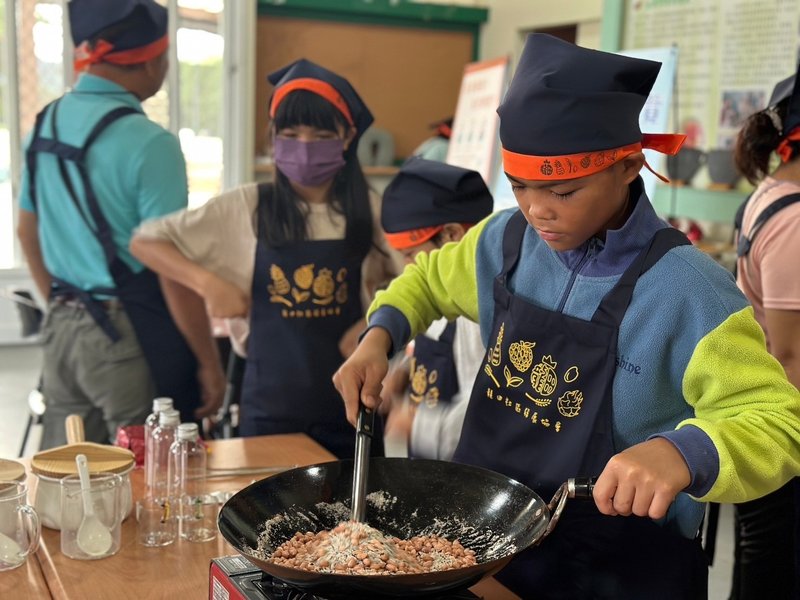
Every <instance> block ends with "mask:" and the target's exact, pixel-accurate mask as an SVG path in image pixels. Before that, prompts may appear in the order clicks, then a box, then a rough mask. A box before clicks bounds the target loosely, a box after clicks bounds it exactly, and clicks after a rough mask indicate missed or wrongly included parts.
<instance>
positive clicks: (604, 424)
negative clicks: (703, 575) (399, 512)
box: [453, 212, 702, 598]
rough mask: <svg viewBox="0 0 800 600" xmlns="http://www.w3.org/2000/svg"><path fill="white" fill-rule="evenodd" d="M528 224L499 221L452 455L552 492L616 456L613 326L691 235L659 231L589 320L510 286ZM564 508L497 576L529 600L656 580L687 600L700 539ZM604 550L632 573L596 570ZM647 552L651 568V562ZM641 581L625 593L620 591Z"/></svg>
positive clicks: (617, 592) (611, 567) (612, 592)
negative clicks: (484, 315)
mask: <svg viewBox="0 0 800 600" xmlns="http://www.w3.org/2000/svg"><path fill="white" fill-rule="evenodd" d="M527 226H528V225H527V222H526V221H525V218H524V215H523V214H522V213H521V212H518V213H515V215H514V216H513V217H512V218H511V219H510V220H509V223H508V225H507V227H506V231H505V235H504V239H503V256H504V260H503V270H502V272H501V273H500V275H498V277H497V278H496V279H495V282H494V300H495V314H494V322H493V326H492V334H491V337H490V339H489V344H488V347H487V354H486V360H485V363H484V365H483V368H482V370H481V371H480V372H479V374H478V376H477V378H476V381H475V386H474V388H473V391H472V396H471V397H470V404H469V408H468V409H467V414H466V417H465V420H464V428H463V430H462V434H461V440H460V441H459V445H458V447H457V449H456V452H455V455H454V457H453V460H455V461H458V462H463V463H468V464H475V465H479V466H483V467H487V468H490V469H493V470H495V471H499V472H501V473H504V474H505V475H508V476H510V477H513V478H514V479H517V480H518V481H521V482H522V483H524V484H526V485H528V486H529V487H531V488H532V489H534V490H535V491H536V492H537V493H539V494H540V495H542V496H543V497H544V498H545V499H549V498H550V495H551V494H552V493H553V492H554V491H555V490H556V489H557V487H558V486H559V485H560V484H561V483H563V482H564V481H566V479H568V478H569V477H576V476H596V475H599V474H600V472H601V471H602V470H603V467H604V466H605V464H606V462H608V460H609V459H610V458H611V456H613V455H614V454H615V448H614V444H613V434H612V427H611V418H612V414H611V409H612V384H613V379H614V374H615V359H616V356H617V335H618V329H619V325H620V323H621V322H622V319H623V317H624V315H625V312H626V310H627V307H628V305H629V303H630V300H631V296H632V293H633V288H634V286H635V285H636V281H637V280H638V278H639V276H640V275H641V274H642V273H644V272H645V271H646V270H647V269H649V268H650V267H651V266H652V265H653V264H655V262H656V261H657V260H658V259H660V258H661V257H662V256H663V255H664V254H665V253H666V252H668V251H669V250H670V249H671V248H674V247H676V246H678V245H682V244H687V243H689V242H688V240H687V239H686V237H685V236H684V235H683V234H681V233H680V232H678V231H677V230H675V229H672V228H667V229H663V230H660V231H659V232H657V233H656V234H655V235H654V236H653V239H652V240H651V243H650V246H649V247H647V248H645V249H644V250H643V251H642V253H641V254H640V255H639V256H638V257H637V258H636V259H635V260H634V262H633V263H632V264H631V265H630V267H629V268H628V269H627V270H626V271H625V273H624V274H623V275H622V276H621V278H620V280H619V282H618V283H617V285H616V286H615V287H614V289H612V291H611V292H609V293H608V294H607V295H606V297H605V298H604V299H603V300H602V302H601V303H600V305H599V307H598V308H597V311H596V312H595V314H594V316H593V318H592V320H591V321H583V320H581V319H577V318H574V317H571V316H569V315H565V314H562V313H558V312H554V311H550V310H546V309H543V308H540V307H537V306H535V305H533V304H530V303H528V302H526V301H524V300H523V299H521V298H518V297H515V296H514V295H513V294H511V293H510V292H509V290H508V288H507V287H506V284H507V281H508V279H509V277H510V273H511V272H512V271H513V269H514V267H515V266H516V263H517V261H518V260H519V255H520V249H521V246H522V240H523V238H524V235H525V231H526V230H527ZM567 508H568V510H567V511H565V513H564V516H563V517H562V519H561V521H559V524H558V526H557V527H556V528H555V530H554V532H553V534H552V535H551V536H549V537H548V538H547V539H546V540H545V541H544V543H543V544H542V545H541V546H539V547H537V548H535V549H532V550H527V551H525V552H523V553H521V554H520V555H519V557H518V558H517V559H515V560H514V561H513V562H512V563H511V564H510V565H509V567H507V569H506V570H504V571H501V573H500V579H501V581H505V582H506V583H508V585H510V586H511V587H512V589H515V591H517V593H520V589H522V590H524V589H525V588H528V591H529V592H530V593H533V590H534V589H535V590H537V592H538V593H539V594H542V595H541V596H539V595H537V596H536V597H537V598H538V597H542V598H545V597H551V596H550V595H549V594H552V597H561V596H559V590H566V592H565V594H566V595H565V596H564V597H576V598H577V597H584V596H583V595H581V594H582V592H581V590H583V589H584V588H586V590H589V591H587V596H586V597H608V598H625V597H636V595H635V594H636V593H641V588H637V584H635V583H634V582H632V579H635V578H640V579H641V583H642V585H649V584H650V583H652V582H658V583H656V584H655V587H656V588H657V585H662V584H663V585H662V588H663V590H659V591H658V592H657V594H662V593H667V594H670V593H673V594H677V595H673V596H672V597H675V598H681V597H694V596H686V595H685V594H684V593H683V591H682V590H685V589H691V590H693V589H694V587H692V586H693V585H694V583H693V580H692V576H691V575H692V574H694V573H695V569H696V567H697V564H698V563H697V562H696V561H701V560H702V559H701V556H702V552H701V551H700V548H699V544H696V543H695V542H694V541H693V540H686V539H684V538H680V537H679V536H677V535H675V534H672V533H670V532H667V531H665V530H664V529H663V528H662V527H659V526H658V525H656V524H655V523H653V522H652V521H650V520H649V519H640V518H637V517H626V518H619V517H617V518H614V517H605V516H603V515H601V514H600V513H599V512H598V511H597V509H596V507H595V506H594V503H585V504H580V503H571V504H570V505H568V507H567ZM684 546H685V547H684ZM642 548H646V550H643V549H642ZM631 553H632V554H631ZM586 556H588V558H586V559H585V561H584V557H586ZM604 556H605V557H611V556H613V557H614V560H615V561H617V562H619V561H622V562H623V563H624V565H623V567H624V569H629V568H630V567H631V565H632V564H636V565H637V569H638V571H639V572H638V573H636V574H633V575H630V574H629V573H628V571H625V572H624V573H623V572H618V569H619V568H620V567H618V566H616V564H615V563H614V562H613V561H610V562H609V563H608V564H606V565H604V566H598V565H600V564H601V559H602V557H604ZM653 556H656V557H657V560H658V563H659V564H658V566H657V569H656V570H657V571H658V572H657V573H656V572H653V571H654V569H653V568H649V567H648V565H649V564H650V563H649V559H651V558H653ZM644 557H647V558H646V559H645V558H644ZM637 561H645V562H646V564H644V565H639V564H638V562H637ZM593 564H594V565H595V566H592V565H593ZM568 565H572V566H576V565H577V567H578V568H579V570H580V571H581V573H580V574H577V573H576V574H573V575H571V576H567V575H565V572H564V569H565V568H566V567H567V566H568ZM699 569H700V571H702V565H701V566H700V567H699ZM676 574H677V576H683V577H682V579H681V581H680V582H679V583H676V584H674V585H677V586H679V588H678V589H676V588H673V587H670V586H672V585H673V584H672V583H670V582H669V580H668V579H669V578H670V577H674V576H676ZM665 577H666V578H667V579H664V578H665ZM687 582H688V583H687ZM530 586H535V587H530ZM686 586H688V587H686ZM701 587H702V586H701ZM637 589H638V591H637V592H632V591H631V592H630V593H633V594H634V595H633V596H626V595H625V594H627V593H629V591H623V590H637ZM603 590H606V592H607V593H606V592H604V591H603ZM664 590H666V591H664ZM692 593H693V592H692ZM592 594H597V595H596V596H594V595H592ZM523 595H524V594H523ZM647 597H650V598H653V597H659V598H660V597H670V596H661V595H657V596H653V595H652V594H651V595H649V596H647Z"/></svg>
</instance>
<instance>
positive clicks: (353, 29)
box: [256, 16, 473, 159]
mask: <svg viewBox="0 0 800 600" xmlns="http://www.w3.org/2000/svg"><path fill="white" fill-rule="evenodd" d="M257 36H258V37H257V65H256V69H257V70H256V77H257V87H256V93H257V104H256V126H257V128H258V129H257V132H256V154H258V155H263V154H264V153H265V148H266V142H267V125H268V120H267V102H268V100H269V97H270V95H271V94H272V85H270V84H269V82H267V79H266V76H267V74H268V73H270V72H272V71H274V70H275V69H278V68H280V67H282V66H283V65H286V64H288V63H290V62H292V61H294V60H297V59H299V58H306V59H308V60H312V61H314V62H316V63H318V64H320V65H322V66H324V67H326V68H328V69H330V70H332V71H335V72H337V73H339V74H340V75H342V76H344V77H346V78H347V79H348V80H349V81H350V83H351V84H352V85H353V87H355V89H356V91H358V93H359V95H360V96H361V97H362V98H363V99H364V101H365V102H366V103H367V106H369V108H370V110H371V111H372V114H373V115H374V117H375V123H374V124H375V126H378V127H382V128H384V129H387V130H389V131H390V132H391V133H392V134H393V135H394V138H395V155H396V158H398V159H401V158H405V157H407V156H408V155H409V154H410V153H411V151H413V149H414V148H415V147H416V146H417V145H418V144H419V143H420V142H422V141H423V140H424V139H425V138H427V137H429V136H430V133H431V132H430V130H429V129H428V125H429V124H430V123H431V122H433V121H437V120H439V119H441V118H444V117H448V116H452V114H453V113H454V111H455V107H456V101H457V99H458V90H459V87H460V85H461V76H462V73H463V70H464V66H465V65H466V64H467V63H469V62H470V61H471V60H472V44H473V40H472V34H471V33H468V32H459V31H442V30H434V29H421V28H420V29H416V28H407V27H389V26H382V25H366V24H357V23H343V22H336V21H316V20H306V19H293V18H285V17H267V16H262V17H259V20H258V29H257Z"/></svg>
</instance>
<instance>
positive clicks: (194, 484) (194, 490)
mask: <svg viewBox="0 0 800 600" xmlns="http://www.w3.org/2000/svg"><path fill="white" fill-rule="evenodd" d="M206 466H207V457H206V448H205V446H204V445H203V444H201V443H199V442H198V427H197V424H196V423H183V424H181V425H179V426H178V431H177V437H176V439H175V441H174V442H173V443H172V446H171V448H170V462H169V479H170V482H171V483H172V485H173V489H174V492H173V493H172V494H171V495H172V497H173V498H175V499H176V502H177V505H178V506H179V507H180V530H181V537H182V538H183V539H185V540H188V541H190V542H207V541H209V540H213V539H214V538H215V537H216V534H217V528H216V516H217V515H216V508H217V502H216V501H215V500H214V499H213V498H214V497H213V496H208V495H207V494H206V490H205V488H206Z"/></svg>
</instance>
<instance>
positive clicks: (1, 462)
mask: <svg viewBox="0 0 800 600" xmlns="http://www.w3.org/2000/svg"><path fill="white" fill-rule="evenodd" d="M23 479H25V466H24V465H23V464H22V463H18V462H17V461H15V460H6V459H5V458H0V480H2V481H22V480H23Z"/></svg>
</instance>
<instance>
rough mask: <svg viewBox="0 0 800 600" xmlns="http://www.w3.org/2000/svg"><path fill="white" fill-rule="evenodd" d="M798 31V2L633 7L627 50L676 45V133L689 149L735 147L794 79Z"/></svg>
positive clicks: (715, 0) (652, 1)
mask: <svg viewBox="0 0 800 600" xmlns="http://www.w3.org/2000/svg"><path fill="white" fill-rule="evenodd" d="M798 25H800V2H798V1H797V0H628V3H627V11H626V15H625V40H624V47H625V48H626V49H630V50H633V49H637V48H651V47H656V46H672V45H673V44H674V45H675V46H677V48H678V50H679V52H678V63H677V73H676V78H677V90H676V94H677V98H676V102H674V104H673V107H672V108H673V110H672V120H673V123H674V125H675V128H674V129H675V130H677V131H681V132H683V133H686V134H687V135H688V138H687V145H688V146H692V147H696V148H700V149H703V150H709V149H712V148H730V147H732V145H733V144H734V141H735V138H736V135H737V133H738V131H739V128H740V127H741V125H742V123H743V122H744V120H745V119H746V118H747V117H748V116H749V115H751V114H752V113H753V112H756V111H758V110H761V109H763V108H764V107H765V104H766V102H767V101H768V99H769V96H770V92H771V91H772V88H773V86H774V85H775V84H776V83H777V82H778V81H780V80H781V79H784V78H785V77H788V76H789V75H791V74H792V73H794V72H795V69H796V66H797V60H798V47H800V34H799V33H798ZM670 131H672V129H670Z"/></svg>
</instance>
